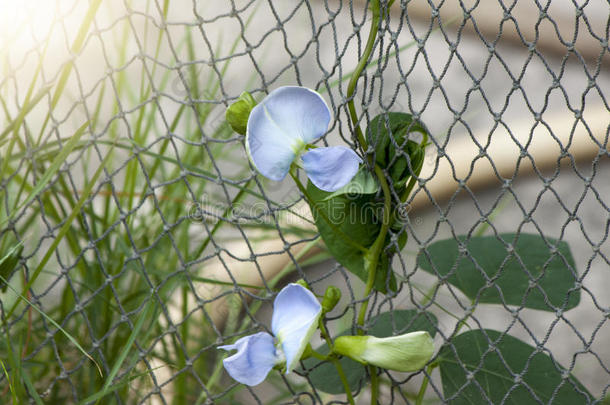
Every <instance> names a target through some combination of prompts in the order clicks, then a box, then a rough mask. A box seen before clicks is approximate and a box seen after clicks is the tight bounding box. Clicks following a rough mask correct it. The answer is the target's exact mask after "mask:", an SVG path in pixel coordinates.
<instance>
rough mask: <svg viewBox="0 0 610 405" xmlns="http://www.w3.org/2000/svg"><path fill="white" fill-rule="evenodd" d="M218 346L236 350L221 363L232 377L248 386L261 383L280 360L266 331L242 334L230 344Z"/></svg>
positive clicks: (271, 337) (271, 338)
mask: <svg viewBox="0 0 610 405" xmlns="http://www.w3.org/2000/svg"><path fill="white" fill-rule="evenodd" d="M218 348H219V349H223V350H237V353H235V354H234V355H233V356H231V357H227V358H226V359H224V360H223V361H222V363H223V364H224V366H225V369H226V370H227V372H228V373H229V375H230V376H231V377H233V379H235V380H236V381H238V382H240V383H242V384H246V385H250V386H254V385H258V384H260V383H262V382H263V381H264V380H265V378H266V377H267V374H269V371H271V369H272V368H273V366H275V364H276V363H277V362H278V361H279V360H280V358H279V356H278V355H277V353H276V351H275V345H274V341H273V336H271V335H270V334H268V333H267V332H259V333H255V334H254V335H250V336H244V337H243V338H241V339H239V340H238V341H236V342H235V343H234V344H232V345H225V346H218Z"/></svg>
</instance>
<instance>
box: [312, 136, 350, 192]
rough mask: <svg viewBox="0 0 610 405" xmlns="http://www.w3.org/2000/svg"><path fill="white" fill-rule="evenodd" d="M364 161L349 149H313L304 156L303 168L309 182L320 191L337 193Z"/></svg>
mask: <svg viewBox="0 0 610 405" xmlns="http://www.w3.org/2000/svg"><path fill="white" fill-rule="evenodd" d="M360 163H362V159H360V157H359V156H358V155H357V154H356V152H354V151H353V150H351V149H350V148H348V147H345V146H331V147H328V148H316V149H311V150H310V151H308V152H307V153H305V154H303V167H304V168H305V172H306V173H307V177H309V180H311V182H312V183H313V184H314V185H315V186H316V187H317V188H319V189H320V190H324V191H329V192H332V191H336V190H339V189H340V188H341V187H343V186H345V185H346V184H347V183H349V182H350V181H351V180H352V178H353V177H354V176H355V175H356V173H357V172H358V165H360Z"/></svg>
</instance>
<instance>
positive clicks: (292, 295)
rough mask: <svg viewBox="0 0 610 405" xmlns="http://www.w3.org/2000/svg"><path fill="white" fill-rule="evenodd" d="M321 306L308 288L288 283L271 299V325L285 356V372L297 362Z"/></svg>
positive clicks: (317, 318)
mask: <svg viewBox="0 0 610 405" xmlns="http://www.w3.org/2000/svg"><path fill="white" fill-rule="evenodd" d="M321 314H322V306H321V305H320V303H319V302H318V300H317V299H316V296H315V295H313V293H312V292H311V291H309V290H308V289H306V288H304V287H302V286H300V285H298V284H294V283H293V284H288V285H287V286H286V287H284V288H283V289H282V291H280V293H279V294H278V295H277V297H276V298H275V301H274V302H273V317H272V318H271V329H272V330H273V334H274V335H275V337H276V339H277V340H278V342H279V343H280V344H281V345H282V351H283V352H284V356H285V357H286V373H289V372H290V371H292V370H293V369H294V368H295V367H296V365H297V363H298V362H299V360H300V358H301V356H302V355H303V351H304V350H305V347H306V346H307V344H308V343H309V340H310V339H311V336H312V335H313V333H314V332H315V330H316V329H317V327H318V320H319V319H320V315H321Z"/></svg>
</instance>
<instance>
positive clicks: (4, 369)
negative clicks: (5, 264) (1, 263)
mask: <svg viewBox="0 0 610 405" xmlns="http://www.w3.org/2000/svg"><path fill="white" fill-rule="evenodd" d="M2 260H4V259H2ZM0 366H2V372H3V373H4V377H5V378H6V381H8V389H9V391H10V392H11V399H12V400H13V404H17V403H19V402H18V401H17V393H16V392H15V388H14V387H13V382H12V381H11V377H10V376H9V374H8V371H6V367H4V362H3V361H2V360H0Z"/></svg>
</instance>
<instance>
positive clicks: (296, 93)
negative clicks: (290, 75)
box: [246, 86, 330, 181]
mask: <svg viewBox="0 0 610 405" xmlns="http://www.w3.org/2000/svg"><path fill="white" fill-rule="evenodd" d="M329 123H330V110H329V109H328V106H327V105H326V102H325V101H324V99H323V98H322V97H321V96H320V95H319V94H318V93H316V92H315V91H313V90H310V89H307V88H305V87H298V86H286V87H280V88H278V89H276V90H274V91H272V92H271V93H270V94H269V95H268V96H267V97H265V99H263V101H261V102H260V103H259V104H258V105H257V106H256V107H254V108H253V109H252V112H251V113H250V117H249V118H248V125H247V130H246V149H247V151H248V155H249V156H250V159H251V160H252V163H253V164H254V166H255V167H256V168H257V170H258V171H259V172H260V173H261V174H262V175H263V176H265V177H267V178H270V179H272V180H276V181H279V180H282V179H283V178H284V177H286V174H288V170H289V169H290V164H291V163H292V161H293V160H294V159H295V158H296V157H297V156H298V155H299V154H300V152H301V151H302V150H303V149H304V148H305V145H306V144H308V143H311V142H312V141H314V140H315V139H316V138H319V137H321V136H322V135H324V134H325V133H326V130H327V129H328V124H329Z"/></svg>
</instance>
